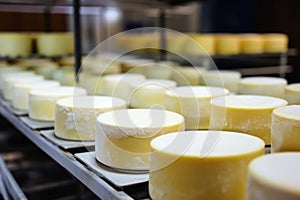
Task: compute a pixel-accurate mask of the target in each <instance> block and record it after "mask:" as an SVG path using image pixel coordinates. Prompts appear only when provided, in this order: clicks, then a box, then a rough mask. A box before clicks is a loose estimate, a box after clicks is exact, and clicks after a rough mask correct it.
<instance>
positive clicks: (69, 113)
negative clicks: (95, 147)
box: [54, 96, 126, 141]
mask: <svg viewBox="0 0 300 200" xmlns="http://www.w3.org/2000/svg"><path fill="white" fill-rule="evenodd" d="M125 108H126V101H124V100H123V99H120V98H116V97H104V96H74V97H68V98H63V99H60V100H58V101H57V102H56V107H55V123H54V128H55V135H56V136H57V137H59V138H63V139H67V140H77V141H84V140H95V134H96V118H97V117H98V116H99V115H100V114H101V113H104V112H107V111H110V110H117V109H125Z"/></svg>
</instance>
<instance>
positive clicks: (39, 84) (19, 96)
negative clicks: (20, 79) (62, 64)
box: [12, 80, 60, 110]
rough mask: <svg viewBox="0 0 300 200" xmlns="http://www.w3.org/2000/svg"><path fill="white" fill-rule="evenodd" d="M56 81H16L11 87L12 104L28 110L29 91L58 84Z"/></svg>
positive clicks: (17, 107)
mask: <svg viewBox="0 0 300 200" xmlns="http://www.w3.org/2000/svg"><path fill="white" fill-rule="evenodd" d="M59 85H60V83H59V82H58V81H52V80H40V81H38V80H37V81H32V82H26V83H16V84H14V86H13V88H12V106H13V107H14V108H15V109H19V110H28V108H29V93H30V91H31V90H34V89H41V88H50V87H55V86H59Z"/></svg>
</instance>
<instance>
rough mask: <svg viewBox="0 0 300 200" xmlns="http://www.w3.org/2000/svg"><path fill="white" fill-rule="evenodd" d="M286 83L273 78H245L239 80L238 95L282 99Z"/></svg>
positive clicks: (281, 79) (280, 79)
mask: <svg viewBox="0 0 300 200" xmlns="http://www.w3.org/2000/svg"><path fill="white" fill-rule="evenodd" d="M286 86H287V81H286V80H285V79H283V78H275V77H247V78H243V79H241V81H240V83H239V87H238V93H239V94H254V95H265V96H273V97H279V98H283V96H284V91H285V87H286Z"/></svg>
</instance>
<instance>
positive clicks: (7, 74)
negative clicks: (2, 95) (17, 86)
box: [0, 70, 36, 92]
mask: <svg viewBox="0 0 300 200" xmlns="http://www.w3.org/2000/svg"><path fill="white" fill-rule="evenodd" d="M32 76H36V74H35V73H34V72H33V71H22V70H20V71H19V70H16V71H15V70H12V71H10V70H9V71H7V72H4V73H2V74H0V88H1V90H2V92H3V90H4V88H5V85H4V81H5V79H9V78H12V77H24V78H25V77H32Z"/></svg>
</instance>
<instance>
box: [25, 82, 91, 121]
mask: <svg viewBox="0 0 300 200" xmlns="http://www.w3.org/2000/svg"><path fill="white" fill-rule="evenodd" d="M86 94H87V92H86V90H85V89H83V88H79V87H70V86H58V87H51V88H46V89H35V90H31V91H30V93H29V117H30V118H31V119H34V120H41V121H54V118H55V104H56V101H57V100H58V99H62V98H65V97H71V96H84V95H86Z"/></svg>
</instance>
